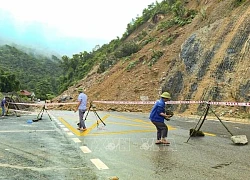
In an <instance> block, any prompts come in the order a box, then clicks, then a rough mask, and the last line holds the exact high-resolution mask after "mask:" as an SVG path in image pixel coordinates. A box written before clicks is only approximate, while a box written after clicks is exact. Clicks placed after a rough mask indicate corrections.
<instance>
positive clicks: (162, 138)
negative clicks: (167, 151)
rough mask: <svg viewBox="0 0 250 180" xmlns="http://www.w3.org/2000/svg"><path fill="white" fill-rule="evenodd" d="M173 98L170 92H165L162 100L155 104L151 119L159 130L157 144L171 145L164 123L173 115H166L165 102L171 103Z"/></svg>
mask: <svg viewBox="0 0 250 180" xmlns="http://www.w3.org/2000/svg"><path fill="white" fill-rule="evenodd" d="M170 99H171V96H170V94H169V93H168V92H163V93H162V94H161V98H160V99H159V100H158V101H156V103H155V104H154V106H153V108H152V110H151V112H150V116H149V119H150V120H151V122H152V123H153V124H154V125H155V127H156V129H157V140H156V144H170V142H168V141H167V139H166V137H167V135H168V127H167V125H166V124H165V123H164V120H165V119H169V118H170V117H171V115H167V114H166V113H165V102H166V101H169V100H170Z"/></svg>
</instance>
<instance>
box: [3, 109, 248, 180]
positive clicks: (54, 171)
mask: <svg viewBox="0 0 250 180" xmlns="http://www.w3.org/2000/svg"><path fill="white" fill-rule="evenodd" d="M48 113H49V115H50V117H51V120H50V118H49V116H48V114H47V113H46V112H45V113H44V115H43V118H42V120H39V121H38V122H33V123H27V121H28V120H31V119H36V115H35V114H34V115H29V116H24V115H22V116H21V117H15V116H8V117H4V118H1V119H0V121H1V126H0V139H1V146H0V157H1V159H0V166H1V168H0V179H18V180H19V179H53V180H55V179H66V180H68V179H72V180H73V179H74V180H75V179H76V180H77V179H84V180H85V179H86V180H87V179H100V180H105V179H110V178H111V177H115V176H117V177H119V178H120V179H121V180H123V179H124V180H130V179H137V180H140V179H141V180H145V179H146V180H161V179H171V180H172V179H176V180H177V179H178V180H180V179H192V180H193V179H194V180H196V179H197V180H198V179H218V180H220V179H223V180H225V179H229V180H238V179H239V180H241V179H248V178H249V176H250V162H249V159H250V153H249V150H250V148H249V145H244V146H238V145H235V144H233V143H232V142H231V140H230V137H231V135H230V134H229V133H228V132H227V130H226V129H225V128H224V126H222V124H221V123H220V122H219V121H214V120H209V119H208V120H206V121H205V122H204V124H203V126H202V128H201V130H202V131H203V132H205V133H206V135H205V137H193V138H190V139H189V141H188V142H187V140H188V138H189V129H190V128H193V127H195V125H196V124H197V122H198V119H191V118H180V117H173V118H172V119H171V121H168V122H167V124H168V127H169V136H168V139H169V141H170V142H171V145H170V146H163V145H155V144H154V142H155V140H156V130H155V127H154V126H153V125H152V124H151V123H150V121H149V120H148V114H143V113H125V112H124V113H120V112H97V114H95V113H94V112H92V111H91V112H89V114H88V116H87V118H86V124H87V128H88V130H87V131H84V132H81V131H78V130H77V129H76V127H77V126H76V123H77V122H78V114H77V113H74V112H72V111H52V110H49V111H48ZM97 115H98V116H99V117H100V118H101V120H102V121H103V123H104V124H105V125H104V124H103V123H102V122H101V121H100V120H99V117H98V116H97ZM97 122H98V123H97ZM224 123H225V124H226V126H227V127H228V129H229V130H230V131H231V132H232V133H233V134H234V135H239V134H245V135H247V137H250V132H249V128H250V125H249V124H248V123H246V122H245V123H230V122H224Z"/></svg>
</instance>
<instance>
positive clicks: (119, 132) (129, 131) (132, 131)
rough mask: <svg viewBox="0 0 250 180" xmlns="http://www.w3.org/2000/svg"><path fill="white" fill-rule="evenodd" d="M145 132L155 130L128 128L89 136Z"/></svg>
mask: <svg viewBox="0 0 250 180" xmlns="http://www.w3.org/2000/svg"><path fill="white" fill-rule="evenodd" d="M145 132H155V130H151V129H148V130H146V129H144V130H127V131H113V132H100V133H91V134H89V135H88V136H99V135H113V134H129V133H145Z"/></svg>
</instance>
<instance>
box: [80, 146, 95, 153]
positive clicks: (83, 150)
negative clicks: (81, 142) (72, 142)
mask: <svg viewBox="0 0 250 180" xmlns="http://www.w3.org/2000/svg"><path fill="white" fill-rule="evenodd" d="M80 149H81V150H82V152H83V153H91V152H92V151H91V150H90V149H89V148H88V147H87V146H81V147H80Z"/></svg>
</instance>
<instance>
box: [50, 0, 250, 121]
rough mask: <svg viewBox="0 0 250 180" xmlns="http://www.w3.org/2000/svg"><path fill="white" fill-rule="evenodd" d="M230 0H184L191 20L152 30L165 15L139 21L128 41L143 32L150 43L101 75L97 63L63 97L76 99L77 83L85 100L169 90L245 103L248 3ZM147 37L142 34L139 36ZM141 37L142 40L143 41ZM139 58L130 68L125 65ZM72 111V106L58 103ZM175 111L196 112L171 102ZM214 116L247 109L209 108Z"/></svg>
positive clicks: (151, 95) (244, 114)
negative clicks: (157, 54)
mask: <svg viewBox="0 0 250 180" xmlns="http://www.w3.org/2000/svg"><path fill="white" fill-rule="evenodd" d="M234 2H235V1H234V0H223V1H212V0H200V1H186V6H187V7H188V8H190V9H195V10H197V12H198V14H197V15H196V17H195V18H194V19H193V21H192V23H190V24H187V25H185V26H176V27H172V28H170V29H168V30H165V31H159V30H158V29H157V25H158V23H160V22H162V21H165V20H166V19H168V18H170V17H168V16H165V17H162V16H161V18H160V19H159V22H158V23H156V24H155V23H154V22H152V20H151V21H149V22H147V23H146V24H144V25H142V26H141V27H140V28H138V30H137V31H135V32H134V33H133V34H131V36H130V37H129V38H128V39H130V40H131V39H136V37H137V35H138V34H139V33H140V32H141V31H142V30H143V31H146V32H147V33H148V34H149V36H150V37H154V39H155V41H152V42H151V43H148V44H147V45H145V46H144V47H143V48H142V49H141V50H140V51H139V52H138V53H135V54H133V55H132V56H131V57H130V60H120V61H118V62H117V64H115V65H113V66H112V67H110V69H109V70H108V71H106V72H104V73H102V74H98V73H97V69H98V65H97V66H96V67H95V68H94V69H93V70H92V71H91V73H89V74H88V76H86V77H85V78H83V79H82V80H80V81H79V82H78V83H77V84H76V85H74V86H72V87H70V88H68V90H66V91H65V92H63V93H62V95H60V96H59V97H57V98H56V99H54V101H57V100H58V99H59V98H60V97H61V96H63V95H70V96H72V98H73V99H72V100H69V101H67V102H70V101H76V99H77V91H76V90H75V89H76V88H78V87H83V88H84V89H85V92H86V94H87V95H88V97H89V100H90V101H93V100H106V101H140V100H142V99H147V100H149V101H154V100H157V99H158V98H159V95H160V94H161V92H162V91H169V92H170V93H171V95H172V100H205V101H209V100H211V101H225V102H228V101H232V102H248V101H249V100H250V96H249V94H250V89H249V82H250V80H249V77H250V63H249V60H248V59H249V57H250V51H249V34H250V33H249V29H250V24H249V21H250V2H249V1H244V2H243V3H242V4H241V5H240V6H237V7H236V6H235V3H234ZM170 35H176V39H175V40H174V41H173V43H172V44H169V45H168V44H167V45H164V46H163V45H162V41H163V40H164V38H165V37H169V36H170ZM146 38H147V36H146V37H145V39H146ZM145 39H144V40H145ZM156 51H161V52H162V53H163V55H162V56H161V57H160V59H159V60H158V61H157V62H156V63H155V64H154V65H153V66H149V65H148V62H149V60H150V58H151V57H152V54H153V53H154V52H156ZM136 60H139V61H138V62H139V63H137V64H136V66H135V67H133V68H131V69H129V70H128V69H127V67H128V65H129V63H131V62H133V61H136ZM60 108H63V109H72V107H70V106H69V107H68V106H67V107H60ZM97 108H98V110H115V111H135V112H138V111H139V112H149V111H150V109H151V105H118V104H97ZM172 108H173V109H174V111H175V113H179V114H183V115H192V114H199V111H200V106H199V105H173V107H172ZM214 108H215V109H216V111H217V113H219V114H220V115H229V116H232V117H234V116H238V117H241V118H248V117H249V115H248V113H249V108H244V107H237V106H235V107H226V106H216V107H214Z"/></svg>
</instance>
